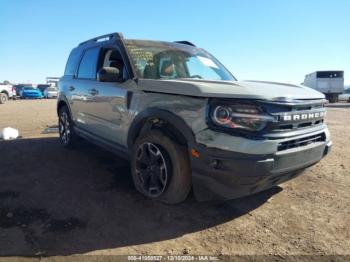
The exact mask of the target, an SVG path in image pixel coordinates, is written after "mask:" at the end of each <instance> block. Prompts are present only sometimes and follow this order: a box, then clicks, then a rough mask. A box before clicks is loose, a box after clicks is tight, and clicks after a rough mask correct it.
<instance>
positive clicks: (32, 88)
mask: <svg viewBox="0 0 350 262" xmlns="http://www.w3.org/2000/svg"><path fill="white" fill-rule="evenodd" d="M23 89H24V90H35V88H34V87H31V86H25V87H23Z"/></svg>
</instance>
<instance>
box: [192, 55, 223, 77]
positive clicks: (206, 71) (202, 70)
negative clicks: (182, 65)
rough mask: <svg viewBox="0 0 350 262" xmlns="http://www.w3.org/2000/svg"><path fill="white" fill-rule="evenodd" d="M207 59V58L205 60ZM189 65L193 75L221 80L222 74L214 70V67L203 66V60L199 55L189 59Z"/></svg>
mask: <svg viewBox="0 0 350 262" xmlns="http://www.w3.org/2000/svg"><path fill="white" fill-rule="evenodd" d="M205 61H206V60H205ZM187 67H188V70H189V73H190V76H191V77H198V78H205V79H211V80H219V79H221V78H220V76H219V75H218V74H217V73H216V72H215V71H214V70H213V67H210V66H203V62H201V61H200V59H198V58H197V57H191V58H190V59H189V60H188V61H187Z"/></svg>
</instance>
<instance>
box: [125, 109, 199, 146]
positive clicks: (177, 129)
mask: <svg viewBox="0 0 350 262" xmlns="http://www.w3.org/2000/svg"><path fill="white" fill-rule="evenodd" d="M152 119H159V120H161V121H164V122H166V123H167V124H168V127H170V128H166V129H167V130H168V131H169V132H170V133H171V134H172V135H174V136H175V137H176V138H178V139H180V137H182V138H184V139H185V140H186V144H187V145H190V144H193V143H194V141H195V138H194V134H193V132H192V129H191V128H190V127H189V126H188V125H187V124H186V122H185V121H184V120H183V119H182V118H181V117H179V116H177V115H176V114H174V113H172V112H170V111H168V110H164V109H160V108H148V109H146V110H144V111H142V112H141V113H139V114H138V115H137V116H136V117H135V119H134V120H133V122H132V124H131V125H130V128H129V132H128V138H127V144H128V148H129V149H130V150H131V148H132V146H133V144H134V141H135V140H136V138H137V137H138V136H139V134H140V133H141V131H142V128H143V127H144V126H145V124H146V123H147V122H149V120H152Z"/></svg>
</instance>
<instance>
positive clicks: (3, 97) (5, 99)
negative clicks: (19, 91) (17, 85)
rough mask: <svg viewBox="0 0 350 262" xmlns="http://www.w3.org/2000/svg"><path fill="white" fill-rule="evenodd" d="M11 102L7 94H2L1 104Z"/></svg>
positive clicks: (0, 96)
mask: <svg viewBox="0 0 350 262" xmlns="http://www.w3.org/2000/svg"><path fill="white" fill-rule="evenodd" d="M8 100H9V97H8V96H7V94H5V93H0V104H5V103H6V102H7V101H8Z"/></svg>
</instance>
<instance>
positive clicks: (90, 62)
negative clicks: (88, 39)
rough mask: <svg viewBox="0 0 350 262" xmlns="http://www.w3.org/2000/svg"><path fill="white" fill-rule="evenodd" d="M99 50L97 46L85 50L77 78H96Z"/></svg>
mask: <svg viewBox="0 0 350 262" xmlns="http://www.w3.org/2000/svg"><path fill="white" fill-rule="evenodd" d="M99 51H100V50H99V48H91V49H88V50H86V52H85V53H84V56H83V58H82V59H81V62H80V66H79V70H78V78H87V79H96V64H97V59H98V55H99Z"/></svg>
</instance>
